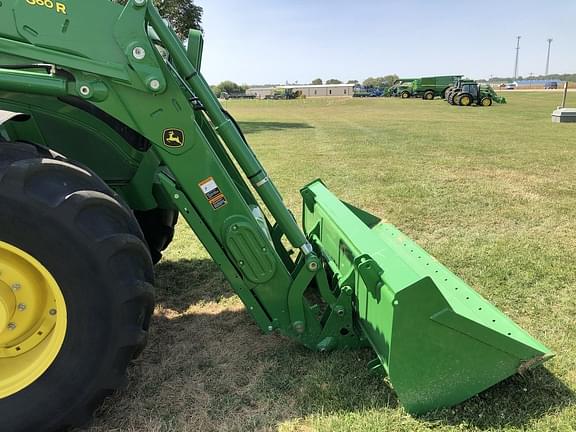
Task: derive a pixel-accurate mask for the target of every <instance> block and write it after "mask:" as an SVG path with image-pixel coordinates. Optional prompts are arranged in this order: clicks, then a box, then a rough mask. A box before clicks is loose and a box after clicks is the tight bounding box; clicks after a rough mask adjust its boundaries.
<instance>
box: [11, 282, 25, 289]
mask: <svg viewBox="0 0 576 432" xmlns="http://www.w3.org/2000/svg"><path fill="white" fill-rule="evenodd" d="M10 288H12V291H18V290H19V289H20V288H22V285H20V284H19V283H18V282H16V283H13V284H12V286H11V287H10Z"/></svg>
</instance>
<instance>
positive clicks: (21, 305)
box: [18, 303, 26, 312]
mask: <svg viewBox="0 0 576 432" xmlns="http://www.w3.org/2000/svg"><path fill="white" fill-rule="evenodd" d="M18 310H19V311H20V312H22V311H25V310H26V305H25V304H24V303H20V304H19V305H18Z"/></svg>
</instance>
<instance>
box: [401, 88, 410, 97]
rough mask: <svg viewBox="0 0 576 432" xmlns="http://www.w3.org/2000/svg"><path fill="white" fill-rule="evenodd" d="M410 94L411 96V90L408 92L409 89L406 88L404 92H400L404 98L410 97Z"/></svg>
mask: <svg viewBox="0 0 576 432" xmlns="http://www.w3.org/2000/svg"><path fill="white" fill-rule="evenodd" d="M410 96H411V95H410V92H408V91H406V90H404V91H403V92H402V93H400V97H401V98H402V99H410Z"/></svg>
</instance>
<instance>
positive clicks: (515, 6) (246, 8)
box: [196, 0, 576, 84]
mask: <svg viewBox="0 0 576 432" xmlns="http://www.w3.org/2000/svg"><path fill="white" fill-rule="evenodd" d="M196 4H198V5H200V6H202V7H203V8H204V19H203V27H204V31H205V38H206V43H205V50H204V53H205V54H204V63H203V71H204V76H205V77H206V78H207V80H208V81H209V82H210V83H211V84H215V83H218V82H220V81H222V80H225V79H230V80H233V81H236V82H238V83H247V84H264V83H283V82H285V81H290V82H295V81H298V82H299V83H307V82H310V81H311V80H313V79H314V78H318V77H320V78H322V79H328V78H338V79H341V80H349V79H357V80H360V81H362V80H363V79H365V78H367V77H368V76H382V75H387V74H391V73H396V74H398V75H401V76H413V75H416V76H422V75H433V74H453V73H459V74H465V75H467V76H469V77H471V78H489V77H490V76H491V75H492V76H511V75H512V74H513V72H514V55H515V54H514V53H515V49H514V48H515V45H516V36H517V35H521V36H522V39H521V50H520V62H519V73H520V75H524V76H528V75H529V74H530V73H534V74H536V75H537V74H542V73H544V70H545V63H546V48H547V42H546V39H547V38H549V37H551V38H553V39H554V42H553V43H552V55H551V66H550V72H552V73H563V72H566V73H576V52H575V51H576V50H575V48H574V47H575V46H576V1H574V0H560V1H556V2H550V3H547V2H541V1H531V0H524V1H515V0H514V1H494V0H487V1H483V2H476V1H462V0H460V1H452V0H430V1H424V0H405V1H396V0H394V1H387V0H383V1H377V0H357V1H355V2H354V1H347V2H345V1H342V0H331V1H327V0H308V1H306V0H291V1H288V0H243V1H237V0H210V1H208V0H196ZM545 5H548V6H545ZM439 54H440V55H439Z"/></svg>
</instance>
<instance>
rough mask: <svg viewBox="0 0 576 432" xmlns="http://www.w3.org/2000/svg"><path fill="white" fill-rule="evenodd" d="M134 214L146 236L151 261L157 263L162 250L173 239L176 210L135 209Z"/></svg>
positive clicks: (176, 216) (176, 218)
mask: <svg viewBox="0 0 576 432" xmlns="http://www.w3.org/2000/svg"><path fill="white" fill-rule="evenodd" d="M134 215H135V216H136V220H138V223H139V224H140V228H142V232H143V233H144V237H145V238H146V243H147V244H148V250H149V251H150V255H151V256H152V262H153V263H154V264H158V262H159V261H160V259H161V258H162V252H163V251H164V250H166V248H167V247H168V246H169V245H170V243H172V240H173V239H174V227H175V226H176V222H178V210H171V209H161V208H157V209H153V210H148V211H135V212H134Z"/></svg>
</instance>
